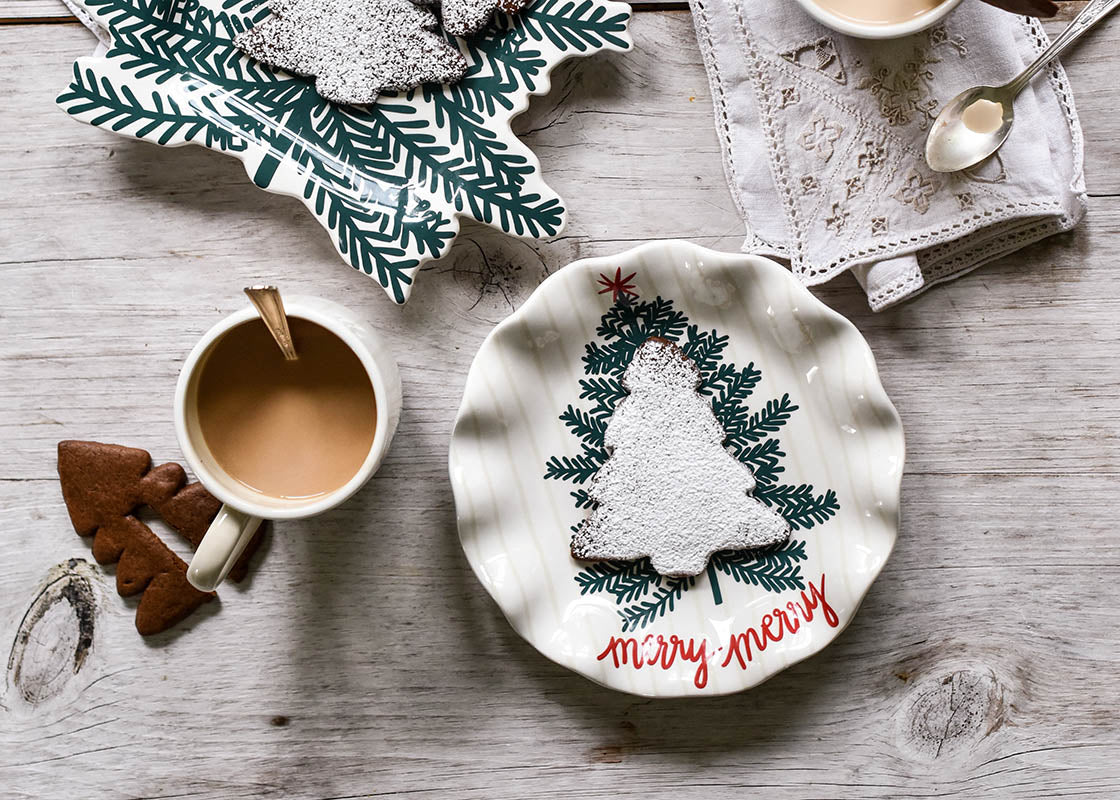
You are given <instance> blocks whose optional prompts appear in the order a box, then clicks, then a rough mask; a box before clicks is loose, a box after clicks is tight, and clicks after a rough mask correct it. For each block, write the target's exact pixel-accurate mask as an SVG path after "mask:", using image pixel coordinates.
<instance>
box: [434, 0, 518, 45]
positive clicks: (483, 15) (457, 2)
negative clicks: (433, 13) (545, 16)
mask: <svg viewBox="0 0 1120 800" xmlns="http://www.w3.org/2000/svg"><path fill="white" fill-rule="evenodd" d="M414 2H416V3H419V4H421V5H427V6H439V19H440V22H441V23H442V24H443V29H444V30H445V31H447V32H448V33H450V34H451V35H452V36H470V35H471V34H472V33H477V32H478V31H480V30H482V29H483V28H484V27H486V23H487V22H489V21H490V17H491V16H493V14H494V12H495V11H499V10H500V11H504V12H505V13H507V14H516V13H517V12H518V11H520V10H521V9H523V8H524V7H525V6H527V5H529V0H414Z"/></svg>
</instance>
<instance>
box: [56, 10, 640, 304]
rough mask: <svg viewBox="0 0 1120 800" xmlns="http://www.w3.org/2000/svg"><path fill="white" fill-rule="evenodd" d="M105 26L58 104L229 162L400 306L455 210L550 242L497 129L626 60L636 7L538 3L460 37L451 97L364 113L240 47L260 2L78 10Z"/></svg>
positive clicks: (106, 124)
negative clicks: (551, 92)
mask: <svg viewBox="0 0 1120 800" xmlns="http://www.w3.org/2000/svg"><path fill="white" fill-rule="evenodd" d="M80 2H81V3H82V5H83V6H84V7H85V9H86V10H87V11H88V12H89V13H90V15H91V16H92V17H93V18H94V19H95V20H97V21H98V22H99V23H100V24H102V25H104V27H105V28H106V29H107V30H108V31H109V33H110V35H111V37H112V47H111V48H110V49H109V51H108V53H107V54H106V55H105V56H104V57H91V58H84V59H79V60H78V61H77V62H76V63H75V64H74V72H73V79H72V81H71V83H70V86H69V87H68V88H67V89H66V90H65V91H64V92H63V93H62V94H61V95H59V97H58V103H59V105H60V106H61V107H62V108H63V109H65V110H66V111H67V113H69V114H71V115H73V116H74V117H76V118H78V119H80V120H83V121H85V122H88V123H90V124H91V125H96V126H98V127H102V128H105V129H107V130H111V131H114V132H116V133H120V134H124V135H127V136H132V137H135V138H138V139H146V140H148V141H152V142H155V143H157V144H161V145H169V146H174V145H180V144H185V143H195V144H200V145H204V146H206V147H208V148H210V149H212V150H217V151H219V152H224V153H229V154H232V155H235V156H237V157H238V158H240V159H241V160H242V161H243V162H244V163H245V168H246V171H247V172H248V173H249V176H250V177H251V178H252V180H253V182H254V183H256V184H257V185H258V186H260V187H262V188H266V189H269V190H271V191H278V192H282V193H285V194H292V195H295V196H298V197H300V198H301V199H302V200H303V202H304V204H305V205H306V206H307V207H308V208H309V209H310V210H311V211H312V213H313V214H314V215H315V216H316V218H317V219H318V220H319V222H320V223H321V224H322V225H323V226H324V227H325V228H327V229H328V230H329V231H330V232H331V234H332V238H333V239H334V245H335V248H336V249H337V250H338V252H339V253H340V254H341V255H342V257H343V258H344V259H345V260H346V261H347V262H349V263H350V265H351V266H353V267H354V268H355V269H358V270H361V271H362V272H364V273H366V274H368V275H370V276H371V277H373V278H375V279H376V280H377V281H378V282H379V283H380V284H381V285H382V286H383V287H384V288H385V290H386V291H387V292H388V293H389V295H390V296H391V297H392V298H393V300H395V301H396V302H398V303H403V302H405V300H407V298H408V295H409V292H410V291H411V287H412V282H413V279H414V277H415V274H416V272H417V271H418V270H419V268H420V265H421V264H422V263H423V262H424V261H427V260H429V259H432V258H436V257H438V256H440V255H442V254H443V253H444V252H446V250H447V249H448V248H449V247H450V246H451V241H452V239H453V238H454V237H455V234H456V233H457V232H458V227H459V225H458V220H457V216H458V215H465V216H469V217H473V218H474V219H476V220H479V221H480V222H484V223H486V224H489V225H492V226H494V227H497V228H499V229H501V230H504V231H506V232H508V233H511V234H514V235H517V236H524V237H542V236H552V235H555V234H557V233H559V231H560V230H561V228H562V227H563V224H564V218H565V211H564V208H563V205H562V203H561V201H560V198H559V197H558V196H556V194H555V193H553V192H552V191H551V190H550V189H548V187H547V186H545V184H544V183H543V182H542V181H541V180H540V177H539V175H538V168H537V166H536V161H535V159H533V158H532V157H531V154H530V153H529V151H528V149H527V148H526V147H525V146H524V145H522V144H521V143H520V142H518V141H517V140H516V139H513V138H512V137H511V136H510V135H509V134H506V133H502V131H504V130H505V129H506V128H508V124H509V118H510V117H511V116H512V115H513V114H514V113H516V112H519V111H520V110H521V109H522V108H524V106H525V104H526V101H527V98H528V95H530V94H532V93H537V92H540V91H543V90H545V89H546V88H547V86H548V78H547V75H548V71H549V69H550V68H551V66H552V65H554V64H556V63H557V62H559V61H560V60H562V59H563V58H565V57H567V56H568V55H572V54H580V55H583V54H590V53H592V52H595V51H597V50H603V49H613V50H626V49H628V48H629V47H630V38H629V34H628V32H627V28H628V25H629V18H630V12H629V7H628V6H626V5H625V4H623V3H618V2H612V1H611V0H581V1H578V2H573V1H572V0H536V2H533V3H531V4H530V6H529V7H528V8H526V9H524V10H523V11H522V12H521V13H519V14H517V15H514V16H512V17H511V16H506V15H502V14H499V15H497V16H496V18H495V20H494V22H493V23H492V24H491V25H490V26H489V27H488V28H487V29H486V30H484V31H482V32H480V33H479V34H477V35H476V36H474V37H471V38H470V39H469V40H454V41H455V43H456V44H457V45H458V46H459V47H460V49H461V50H462V51H463V54H464V56H465V58H466V59H467V62H468V64H469V65H470V66H469V69H468V72H467V74H466V76H465V77H464V78H463V80H462V81H460V82H459V83H458V84H456V85H454V86H421V87H418V88H416V89H414V90H411V91H408V92H401V93H397V94H389V95H385V96H383V97H381V98H379V100H378V102H377V103H375V104H373V105H371V106H368V107H342V106H336V105H333V104H331V103H329V102H327V101H325V100H323V99H322V98H320V97H319V96H318V95H317V94H316V92H315V90H314V86H313V82H312V81H311V80H309V79H305V78H300V77H296V76H292V75H288V74H286V73H283V72H279V71H276V70H273V69H270V68H268V67H266V66H264V65H262V64H259V63H257V62H255V61H253V60H252V59H250V58H248V57H246V56H244V55H243V54H242V53H241V52H240V51H238V50H237V48H236V47H234V46H233V43H232V39H233V37H234V36H236V35H237V34H238V33H240V32H241V31H243V30H246V29H247V28H250V27H252V26H253V25H254V24H255V23H256V22H258V21H259V20H261V19H262V18H263V17H264V16H266V15H267V13H268V11H267V5H266V3H267V0H80Z"/></svg>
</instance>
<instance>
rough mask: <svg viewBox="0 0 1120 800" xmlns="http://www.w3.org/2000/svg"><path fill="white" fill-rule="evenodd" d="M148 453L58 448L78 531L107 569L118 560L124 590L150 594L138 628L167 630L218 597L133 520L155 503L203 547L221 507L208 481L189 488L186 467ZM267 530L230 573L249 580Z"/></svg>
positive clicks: (94, 445)
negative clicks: (203, 588)
mask: <svg viewBox="0 0 1120 800" xmlns="http://www.w3.org/2000/svg"><path fill="white" fill-rule="evenodd" d="M151 463H152V460H151V456H150V455H149V454H148V453H147V452H146V451H144V450H139V449H137V448H132V447H122V446H120V445H111V444H101V443H98V442H76V441H65V442H60V443H59V445H58V476H59V480H60V482H61V484H62V497H63V499H64V500H65V501H66V507H67V510H68V511H69V512H70V521H71V522H72V523H73V525H74V530H75V531H77V532H78V533H79V534H80V535H82V536H93V556H94V558H95V559H97V561H98V562H99V563H101V564H110V563H113V562H116V563H117V591H118V593H120V594H121V596H124V597H127V596H130V595H135V594H139V593H143V596H142V597H141V599H140V604H139V606H138V607H137V609H136V629H137V630H138V631H140V633H141V634H143V635H149V634H152V633H159V632H160V631H163V630H166V629H167V628H170V627H171V626H172V625H174V624H176V623H177V622H179V621H181V620H182V619H184V618H185V617H187V616H188V615H189V614H190V613H191V612H192V611H194V610H195V609H196V608H198V607H199V606H200V605H202V604H203V603H206V602H209V601H210V600H212V599H214V597H215V595H214V593H213V592H200V591H198V590H197V589H195V588H194V587H193V586H191V585H190V583H189V582H188V581H187V577H186V572H187V565H186V563H184V561H183V560H182V559H181V558H179V557H178V556H177V555H175V553H174V552H173V551H172V550H171V549H170V548H168V547H167V545H165V544H164V543H163V542H162V541H161V540H160V538H159V537H158V536H156V535H155V533H153V532H152V530H151V528H149V527H148V526H147V525H145V524H144V523H143V522H141V521H140V520H139V519H137V518H136V517H135V516H133V513H134V512H135V510H136V509H137V507H139V506H141V505H147V506H150V507H151V508H152V509H154V510H155V511H156V512H157V513H158V514H159V515H160V516H161V517H162V518H163V519H164V520H165V521H166V522H167V523H168V525H170V526H171V527H172V528H173V529H175V531H177V532H178V533H179V534H180V535H181V536H183V538H185V539H186V540H187V541H188V542H190V544H191V547H192V549H194V548H197V547H198V544H199V542H201V541H202V537H203V536H204V535H205V533H206V530H207V528H208V527H209V526H210V522H211V520H213V518H214V516H215V515H216V514H217V513H218V509H219V508H220V507H221V503H220V502H219V501H218V500H217V499H216V498H215V497H214V496H213V495H211V494H210V493H209V492H207V491H206V490H205V489H203V488H202V485H201V484H198V483H192V484H190V485H184V484H186V480H187V476H186V472H185V471H184V470H183V468H182V467H180V466H179V465H178V464H162V465H160V466H158V467H155V468H154V469H153V468H152V465H151ZM263 529H264V526H263V525H262V526H261V530H258V531H257V534H256V535H255V536H254V537H253V539H252V541H250V543H249V546H248V547H246V548H245V551H244V552H243V553H242V555H241V557H240V558H239V559H238V561H237V564H235V565H234V567H233V569H232V570H231V572H230V577H231V579H233V580H235V581H240V580H242V579H243V578H244V577H245V575H246V574H247V572H248V562H249V559H250V558H251V557H252V554H253V552H254V551H255V550H256V549H257V547H258V546H259V545H260V542H261V539H262V536H263Z"/></svg>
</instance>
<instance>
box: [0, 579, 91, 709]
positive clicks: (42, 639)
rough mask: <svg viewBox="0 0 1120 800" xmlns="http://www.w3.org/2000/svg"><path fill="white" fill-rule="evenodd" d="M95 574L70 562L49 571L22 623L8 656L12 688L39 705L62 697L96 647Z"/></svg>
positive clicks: (27, 699)
mask: <svg viewBox="0 0 1120 800" xmlns="http://www.w3.org/2000/svg"><path fill="white" fill-rule="evenodd" d="M95 581H96V572H95V571H94V569H93V567H92V565H91V564H90V563H89V562H88V561H86V560H84V559H81V558H71V559H69V560H68V561H65V562H63V563H61V564H57V565H55V566H53V567H51V569H50V570H49V571H48V572H47V576H46V578H45V579H44V581H43V584H42V586H41V587H40V589H39V590H38V592H37V593H36V594H35V596H34V597H33V598H32V600H31V604H30V605H29V606H28V608H27V611H26V612H25V613H24V615H23V619H22V620H21V621H20V624H19V628H18V630H17V631H16V636H15V639H14V640H13V641H12V649H11V652H10V653H9V655H8V686H9V689H10V690H11V693H12V694H13V695H14V696H15V697H18V698H19V699H20V700H22V701H23V702H24V703H26V704H28V705H31V706H37V705H39V704H41V703H43V702H45V701H47V700H50V699H51V698H53V697H56V696H57V695H58V694H60V693H61V692H62V691H63V689H64V688H65V687H66V686H67V684H68V683H69V682H70V680H71V679H72V678H73V677H74V676H75V675H77V674H78V671H79V670H81V668H82V665H83V664H85V661H86V656H87V655H88V654H89V651H90V650H91V649H92V648H93V628H94V619H95V617H96V614H97V593H96V591H95V588H94V585H95Z"/></svg>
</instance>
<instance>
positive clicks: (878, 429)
mask: <svg viewBox="0 0 1120 800" xmlns="http://www.w3.org/2000/svg"><path fill="white" fill-rule="evenodd" d="M616 298H617V302H616ZM654 334H662V335H667V336H669V338H674V339H676V340H678V342H679V343H680V344H681V345H682V346H683V347H684V348H685V350H686V351H687V352H690V353H691V355H692V356H693V358H694V359H695V360H697V361H698V363H700V364H701V368H702V371H703V372H704V375H705V382H704V384H703V388H702V391H704V392H705V393H706V394H707V395H708V396H709V397H710V398H712V400H713V408H715V409H717V417H719V418H720V419H721V421H722V422H723V424H724V427H725V429H726V430H727V431H728V433H729V436H728V439H727V441H726V443H725V446H727V448H728V449H729V450H730V451H731V452H733V453H734V454H735V455H737V456H738V457H739V458H740V459H741V460H743V461H744V462H745V463H748V464H750V465H751V466H752V469H753V470H754V471H755V475H756V478H757V479H758V484H759V485H758V488H757V490H756V496H758V497H759V498H760V499H762V500H764V501H765V502H767V503H769V504H770V505H771V506H774V507H777V508H778V509H779V510H780V511H781V513H782V514H783V515H784V516H786V518H787V519H788V520H790V522H791V525H792V526H793V528H794V530H793V534H792V536H791V539H790V541H789V542H788V543H786V544H784V545H781V546H780V547H776V548H772V549H771V550H769V551H762V552H756V553H722V554H717V557H715V558H714V559H713V561H712V562H711V564H710V565H709V568H708V570H707V571H706V572H705V573H702V574H700V575H698V576H696V578H695V579H694V580H691V581H689V580H685V581H680V580H673V579H668V578H662V577H660V576H657V575H656V573H653V572H652V571H651V570H649V568H648V566H646V565H644V564H643V562H633V563H610V562H608V563H600V564H587V563H582V562H577V561H576V560H574V559H573V558H572V557H571V555H570V552H569V549H568V548H569V537H570V534H571V528H572V526H573V525H576V524H578V523H579V522H580V520H582V519H583V518H584V516H585V515H586V514H587V509H586V505H585V499H584V498H583V496H582V494H581V493H582V492H583V491H585V490H586V487H587V484H588V481H589V480H590V477H591V475H593V474H594V472H595V471H596V470H597V468H598V465H599V464H601V462H602V459H603V458H605V457H606V455H605V453H604V452H603V451H602V450H601V447H600V445H601V431H602V427H603V426H604V425H605V424H606V422H607V421H608V420H609V416H610V409H611V407H612V403H613V402H615V401H616V400H617V399H618V397H619V392H620V391H621V390H620V389H619V386H618V384H617V375H618V374H620V373H621V370H622V369H624V368H625V366H626V363H627V362H628V356H627V354H628V353H629V352H631V351H630V350H627V348H632V347H633V346H636V343H640V341H642V340H643V338H644V337H645V336H647V335H654ZM903 460H904V445H903V434H902V426H901V423H900V421H899V418H898V414H897V413H896V411H895V409H894V407H893V405H892V404H891V402H890V400H889V399H888V398H887V396H886V393H885V392H884V391H883V387H882V385H881V384H880V381H879V377H878V373H877V371H876V368H875V361H874V358H873V357H872V355H871V351H870V349H869V348H868V346H867V344H866V342H865V341H864V340H863V338H862V337H861V336H860V334H859V332H858V331H857V330H856V329H855V327H854V326H853V325H852V324H851V323H850V322H848V321H847V320H846V319H844V318H843V317H841V316H840V315H839V314H837V313H835V312H834V311H832V310H831V309H829V308H828V307H826V306H825V305H824V304H823V303H821V302H820V301H819V300H817V299H816V298H815V297H813V296H812V295H811V294H810V293H809V292H808V291H807V290H806V289H805V288H804V287H802V286H801V285H800V284H798V283H797V281H796V280H794V278H793V277H792V276H791V275H790V274H789V272H788V271H786V270H785V269H783V268H782V267H780V266H779V265H777V264H775V263H773V262H771V261H768V260H767V259H764V258H759V257H755V256H744V255H730V254H724V253H716V252H713V251H710V250H706V249H704V248H701V247H697V246H695V245H691V244H688V243H685V242H664V243H653V244H647V245H644V246H641V247H637V248H635V249H633V250H630V251H628V252H626V253H623V254H621V255H619V256H615V257H607V258H594V259H587V260H583V261H578V262H576V263H574V264H571V265H570V266H568V267H565V268H564V269H563V270H560V271H559V272H558V273H556V274H555V275H553V276H551V277H550V278H548V279H547V280H546V281H545V282H544V283H543V284H541V286H540V287H539V288H538V289H537V290H536V291H535V292H534V293H533V295H532V296H531V297H530V298H529V300H528V301H527V302H526V303H525V304H524V305H523V306H522V307H521V308H520V309H518V310H517V311H516V312H514V313H513V314H512V315H511V316H510V317H509V318H508V319H506V320H505V321H503V322H502V323H501V324H500V325H498V326H497V327H496V328H495V329H494V330H493V331H492V332H491V334H490V335H489V336H488V337H487V338H486V341H485V342H483V344H482V347H481V349H480V350H479V352H478V355H477V356H476V357H475V360H474V363H473V364H472V366H471V369H470V374H469V375H468V378H467V384H466V389H465V392H464V396H463V402H462V405H461V407H460V409H459V415H458V418H457V420H456V423H455V429H454V433H453V435H452V441H451V451H450V472H451V482H452V486H453V488H454V493H455V506H456V514H457V518H458V525H459V536H460V540H461V542H462V546H463V550H464V551H465V553H466V555H467V558H468V559H469V561H470V564H471V566H472V568H473V569H474V571H475V574H476V575H477V576H478V579H479V580H480V581H481V582H482V585H483V586H485V587H486V590H487V591H489V592H490V594H491V595H492V596H493V597H494V599H495V600H496V601H497V603H498V605H499V606H500V607H501V609H502V611H503V612H504V613H505V615H506V617H507V618H508V619H509V621H510V624H512V625H513V627H514V628H515V629H516V630H517V632H518V633H520V634H521V635H522V636H523V637H524V638H525V639H527V640H528V641H529V642H530V643H531V644H532V645H533V646H534V647H536V648H537V649H538V650H540V651H541V652H542V653H543V654H544V655H546V656H547V657H548V658H550V659H552V660H553V661H555V662H557V663H558V664H562V665H563V666H565V667H568V668H569V669H572V670H575V671H576V672H578V673H580V674H581V675H584V676H586V677H587V678H590V679H591V680H593V681H596V682H598V683H601V684H603V685H605V686H609V687H611V688H613V689H618V690H621V691H624V692H630V693H633V694H637V695H644V696H650V697H679V696H694V695H718V694H727V693H730V692H737V691H741V690H743V689H748V688H750V687H752V686H755V685H757V684H758V683H760V682H762V681H764V680H766V679H767V678H768V677H770V676H771V675H773V674H775V673H776V672H779V671H781V670H783V669H785V668H786V667H788V666H790V665H792V664H794V663H796V662H798V661H801V660H802V659H804V658H806V657H808V656H810V655H812V654H813V653H816V652H817V651H819V650H820V649H821V648H823V647H824V646H825V645H827V644H828V643H829V642H831V641H832V640H833V639H834V638H835V637H836V636H837V635H838V634H839V633H840V631H842V630H843V629H844V627H845V626H846V625H847V624H848V623H849V622H850V621H851V619H852V617H853V615H854V614H855V612H856V609H857V608H858V606H859V604H860V601H861V600H862V599H863V597H864V595H865V594H866V592H867V590H868V588H869V587H870V585H871V582H872V581H873V580H874V579H875V576H876V575H878V574H879V571H880V570H881V569H882V568H883V565H884V564H885V563H886V560H887V557H888V556H889V555H890V552H891V548H892V547H893V545H894V542H895V538H896V536H897V532H898V518H899V484H900V481H901V477H902V470H903Z"/></svg>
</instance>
